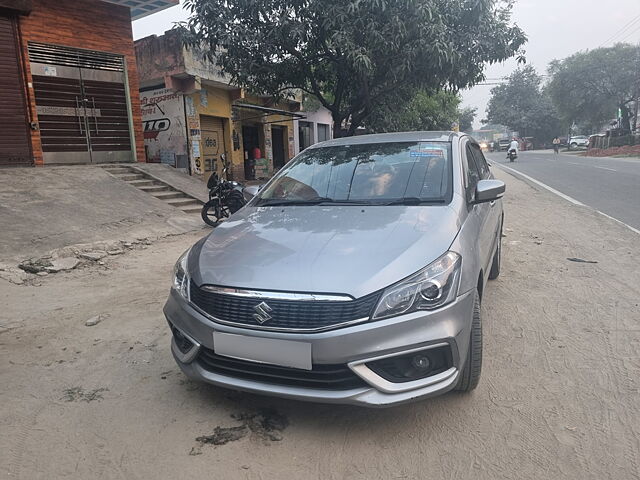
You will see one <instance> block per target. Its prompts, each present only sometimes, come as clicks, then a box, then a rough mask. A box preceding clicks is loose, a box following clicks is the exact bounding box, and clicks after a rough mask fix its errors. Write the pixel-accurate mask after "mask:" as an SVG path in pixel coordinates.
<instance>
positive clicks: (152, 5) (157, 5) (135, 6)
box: [103, 0, 179, 20]
mask: <svg viewBox="0 0 640 480" xmlns="http://www.w3.org/2000/svg"><path fill="white" fill-rule="evenodd" d="M103 1H106V2H109V3H115V4H116V5H122V6H123V7H129V8H130V9H131V20H138V19H139V18H142V17H146V16H147V15H151V14H153V13H157V12H159V11H161V10H164V9H165V8H169V7H173V6H175V5H178V3H179V2H178V0H103Z"/></svg>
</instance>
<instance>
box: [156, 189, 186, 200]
mask: <svg viewBox="0 0 640 480" xmlns="http://www.w3.org/2000/svg"><path fill="white" fill-rule="evenodd" d="M151 195H153V196H154V197H156V198H159V199H160V200H171V199H174V198H182V199H190V200H192V199H191V198H190V197H187V196H186V195H185V194H184V193H182V192H178V191H176V190H168V191H163V192H151Z"/></svg>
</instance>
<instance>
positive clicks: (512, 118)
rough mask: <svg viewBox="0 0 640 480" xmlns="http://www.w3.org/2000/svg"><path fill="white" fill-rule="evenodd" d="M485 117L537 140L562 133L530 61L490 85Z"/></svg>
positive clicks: (551, 105) (548, 138) (538, 76)
mask: <svg viewBox="0 0 640 480" xmlns="http://www.w3.org/2000/svg"><path fill="white" fill-rule="evenodd" d="M487 121H488V122H491V123H499V124H502V125H506V126H508V127H509V128H510V129H511V130H515V131H517V132H519V133H520V136H522V137H525V136H526V137H535V138H536V139H538V140H541V141H548V140H550V139H551V138H553V137H554V136H556V135H560V134H561V133H562V131H561V128H562V125H561V122H560V120H559V118H558V114H557V112H556V110H555V107H554V106H553V104H552V102H551V99H550V98H549V95H548V93H547V91H546V90H545V89H544V88H543V87H542V77H541V76H540V75H538V73H537V72H536V70H535V68H533V67H532V66H531V65H527V66H525V67H523V68H519V69H518V70H516V71H515V72H513V73H512V74H511V75H510V76H509V77H508V79H507V81H506V83H504V84H502V85H498V86H496V87H494V88H492V89H491V99H490V100H489V106H488V108H487Z"/></svg>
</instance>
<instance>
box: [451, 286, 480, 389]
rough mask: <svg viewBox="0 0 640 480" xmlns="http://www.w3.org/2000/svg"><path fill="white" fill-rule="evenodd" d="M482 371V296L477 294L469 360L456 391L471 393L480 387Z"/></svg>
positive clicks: (474, 300)
mask: <svg viewBox="0 0 640 480" xmlns="http://www.w3.org/2000/svg"><path fill="white" fill-rule="evenodd" d="M481 371H482V319H481V317H480V295H478V291H477V290H476V292H475V298H474V299H473V318H472V320H471V335H470V339H469V349H468V351H467V359H466V361H465V363H464V367H463V368H462V372H461V373H460V378H459V379H458V384H457V385H456V390H458V391H459V392H470V391H471V390H473V389H475V388H476V387H477V386H478V382H479V381H480V373H481Z"/></svg>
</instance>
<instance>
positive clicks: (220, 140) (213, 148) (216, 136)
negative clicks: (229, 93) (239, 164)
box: [200, 115, 231, 177]
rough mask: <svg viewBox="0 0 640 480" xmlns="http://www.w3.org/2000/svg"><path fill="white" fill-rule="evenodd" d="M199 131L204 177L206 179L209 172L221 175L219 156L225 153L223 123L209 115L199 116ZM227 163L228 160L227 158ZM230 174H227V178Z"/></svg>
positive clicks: (221, 167) (222, 166)
mask: <svg viewBox="0 0 640 480" xmlns="http://www.w3.org/2000/svg"><path fill="white" fill-rule="evenodd" d="M200 131H201V134H202V159H203V162H204V165H203V166H202V169H203V171H204V172H205V176H207V177H208V174H209V172H218V175H221V174H222V169H223V168H224V165H222V161H221V159H220V154H222V153H225V152H226V151H227V149H226V145H225V141H224V121H223V119H222V118H220V117H210V116H209V115H201V116H200ZM227 160H228V161H229V160H230V159H229V158H227ZM230 174H231V172H229V173H228V175H227V177H228V176H229V175H230Z"/></svg>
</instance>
